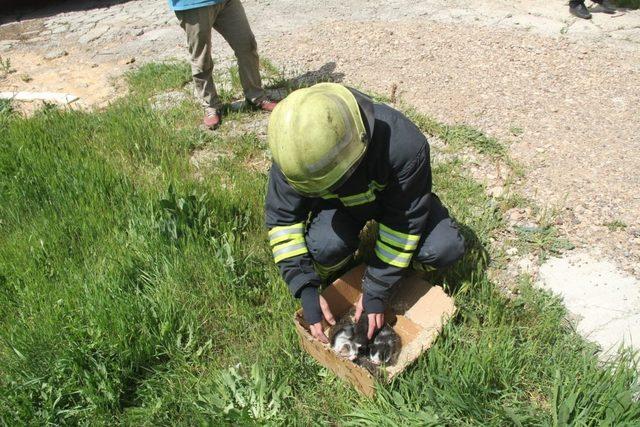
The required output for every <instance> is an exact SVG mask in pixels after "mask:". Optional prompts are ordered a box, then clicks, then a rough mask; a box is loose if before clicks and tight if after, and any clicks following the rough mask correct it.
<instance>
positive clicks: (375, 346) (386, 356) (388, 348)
mask: <svg viewBox="0 0 640 427" xmlns="http://www.w3.org/2000/svg"><path fill="white" fill-rule="evenodd" d="M399 353H400V337H399V336H398V334H397V333H396V331H394V330H393V328H391V326H389V325H384V326H383V327H382V329H380V330H379V331H378V333H377V334H376V336H375V337H374V339H373V342H372V343H371V344H369V359H371V362H372V363H374V364H375V365H385V366H390V365H394V364H395V363H396V362H397V361H398V354H399Z"/></svg>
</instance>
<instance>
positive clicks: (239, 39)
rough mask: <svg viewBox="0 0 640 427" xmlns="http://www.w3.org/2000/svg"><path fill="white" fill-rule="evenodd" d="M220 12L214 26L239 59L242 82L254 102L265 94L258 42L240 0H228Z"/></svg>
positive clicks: (246, 94)
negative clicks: (261, 77) (261, 76)
mask: <svg viewBox="0 0 640 427" xmlns="http://www.w3.org/2000/svg"><path fill="white" fill-rule="evenodd" d="M222 4H223V5H224V7H223V8H222V10H220V12H219V13H218V16H217V17H216V19H215V22H214V24H213V28H214V29H215V30H216V31H217V32H219V33H220V34H221V35H222V37H224V39H225V40H226V41H227V43H229V46H231V48H232V49H233V52H234V53H235V55H236V58H237V59H238V70H239V74H240V83H241V84H242V89H243V91H244V95H245V97H246V98H247V99H249V100H250V101H252V102H255V101H258V100H260V98H262V97H263V96H264V89H262V83H261V81H260V71H259V66H260V62H259V58H258V44H257V43H256V38H255V36H254V35H253V32H251V27H250V26H249V21H248V20H247V15H246V13H245V12H244V8H243V7H242V4H241V3H240V0H228V1H226V2H225V3H222Z"/></svg>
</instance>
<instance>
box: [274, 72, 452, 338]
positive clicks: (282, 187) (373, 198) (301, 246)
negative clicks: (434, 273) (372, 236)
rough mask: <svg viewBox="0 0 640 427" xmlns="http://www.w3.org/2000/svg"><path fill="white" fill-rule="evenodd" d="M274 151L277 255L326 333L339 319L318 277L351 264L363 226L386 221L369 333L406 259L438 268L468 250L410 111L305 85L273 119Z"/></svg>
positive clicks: (331, 87)
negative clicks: (434, 184) (438, 190)
mask: <svg viewBox="0 0 640 427" xmlns="http://www.w3.org/2000/svg"><path fill="white" fill-rule="evenodd" d="M268 142H269V147H270V149H271V152H272V155H273V165H272V167H271V171H270V174H269V184H268V189H267V196H266V224H267V227H268V229H269V234H268V235H269V243H270V245H271V249H272V251H273V256H274V259H275V262H276V264H277V265H278V267H279V269H280V273H281V275H282V277H283V279H284V281H285V282H286V283H287V285H288V286H289V290H290V291H291V293H292V294H293V296H294V297H296V298H299V299H300V300H301V303H302V308H303V310H304V317H305V320H306V322H307V323H308V324H309V325H310V329H311V333H312V334H313V336H314V337H315V338H317V339H319V340H320V341H322V342H327V337H326V336H325V334H324V333H323V331H322V324H321V320H322V318H323V317H324V318H325V320H326V321H327V322H328V323H329V324H334V323H335V321H334V319H333V316H332V314H331V311H330V310H329V307H328V305H327V303H326V301H325V300H324V298H322V296H320V295H319V292H318V287H319V286H320V285H321V284H323V283H324V282H326V281H328V280H329V279H330V278H333V277H337V275H338V274H340V273H342V272H344V271H345V269H346V268H348V267H350V266H352V265H351V264H352V261H353V258H354V254H355V252H356V250H357V248H358V244H359V234H360V231H361V230H362V228H363V227H364V225H365V223H366V222H367V221H368V220H371V219H374V220H375V221H376V222H377V224H378V234H377V240H376V243H375V249H374V253H375V255H373V256H372V257H371V260H369V261H368V265H367V267H366V271H365V274H364V278H363V296H362V297H361V299H360V301H359V302H358V304H357V306H356V317H357V318H359V317H360V315H361V314H362V313H363V312H364V313H366V315H367V316H368V317H369V338H371V336H372V335H373V333H374V332H375V330H376V329H379V328H381V327H382V326H383V324H384V314H383V313H384V310H385V306H386V304H387V301H388V300H389V297H390V294H391V291H392V289H393V287H394V285H395V284H396V283H397V282H398V281H399V280H400V279H401V278H402V277H403V276H404V274H405V272H406V269H407V268H408V267H413V268H417V269H422V270H424V269H437V268H442V267H446V266H449V265H451V264H453V263H454V262H455V261H457V260H458V259H460V258H461V257H462V256H463V254H464V239H463V237H462V236H461V235H460V232H459V230H458V227H457V225H456V224H455V223H454V221H453V220H452V219H451V218H450V217H449V213H448V211H447V209H446V208H445V207H444V206H443V205H442V203H440V200H439V199H438V197H437V196H436V195H435V194H433V193H432V192H431V167H430V162H429V144H428V142H427V140H426V138H425V137H424V135H423V134H422V133H421V132H420V130H419V129H418V128H417V127H416V126H415V125H414V124H413V123H412V122H411V121H410V120H409V119H407V118H406V117H405V116H404V115H403V114H402V113H400V112H399V111H397V110H394V109H393V108H391V107H389V106H387V105H384V104H379V103H375V102H373V101H372V100H371V99H370V98H369V97H367V96H365V95H363V94H362V93H360V92H358V91H356V90H354V89H350V88H347V87H344V86H342V85H339V84H335V83H320V84H317V85H315V86H312V87H310V88H306V89H299V90H296V91H295V92H293V93H291V94H290V95H289V96H287V97H286V98H285V99H284V100H283V101H282V102H281V103H279V104H278V106H277V107H276V109H275V110H274V111H273V113H272V115H271V118H270V120H269V127H268Z"/></svg>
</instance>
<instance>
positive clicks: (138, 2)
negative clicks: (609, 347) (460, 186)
mask: <svg viewBox="0 0 640 427" xmlns="http://www.w3.org/2000/svg"><path fill="white" fill-rule="evenodd" d="M243 3H244V5H245V8H246V10H247V14H248V15H249V18H250V20H251V22H252V27H253V30H254V32H255V33H256V36H257V38H258V42H259V49H260V53H261V55H263V56H265V57H268V58H269V59H271V60H272V61H273V62H274V63H275V64H276V65H279V66H281V67H284V68H285V69H286V70H287V71H288V72H292V73H295V72H305V71H308V70H321V71H323V72H326V73H332V74H333V77H334V78H339V79H341V80H343V81H344V82H346V83H348V84H354V85H358V86H363V87H367V88H371V89H373V90H376V91H378V92H380V93H389V91H390V90H391V87H393V86H396V87H397V88H398V96H399V97H400V98H401V99H402V100H404V101H406V102H408V103H410V104H412V105H415V106H416V107H417V108H418V109H419V110H420V111H421V112H424V113H426V114H428V115H430V116H433V117H436V118H437V119H439V120H441V121H443V122H445V123H466V124H469V125H472V126H475V127H477V128H480V129H481V130H483V131H484V132H486V133H487V134H489V135H491V136H495V137H497V138H499V139H500V140H501V141H503V142H506V143H508V144H509V149H510V153H511V155H512V156H513V157H514V158H515V159H517V160H518V161H519V162H521V163H522V164H523V165H524V171H525V176H524V178H523V179H522V180H521V181H520V182H518V183H517V185H516V187H515V190H516V191H518V192H520V193H521V194H523V195H525V196H527V197H530V198H532V199H534V200H535V201H536V203H537V204H538V205H539V206H543V207H548V208H549V209H554V210H557V212H558V219H557V224H558V226H559V228H560V229H561V230H562V231H563V232H564V234H565V235H566V236H567V237H568V238H569V239H571V240H572V241H573V243H575V244H576V246H577V250H576V251H575V252H576V253H578V254H580V256H579V259H580V263H582V264H580V263H578V264H580V265H583V264H584V259H587V260H589V259H590V260H592V263H591V264H590V265H591V266H593V265H595V264H596V263H597V262H599V261H606V262H611V263H613V264H607V266H608V267H607V268H609V269H610V266H611V265H614V266H615V268H616V269H617V270H618V271H619V272H620V274H621V277H627V278H629V277H630V278H631V280H634V279H633V278H635V280H636V281H635V284H636V285H637V286H638V287H640V284H639V283H638V282H637V279H640V220H639V216H640V215H639V214H640V193H639V189H640V172H639V171H640V155H639V154H640V11H630V10H620V11H618V13H616V14H615V15H606V14H604V13H599V11H598V7H597V6H593V5H592V6H593V7H592V11H593V12H594V17H593V20H591V21H583V20H577V19H576V18H573V17H571V16H570V15H569V14H568V10H567V9H568V8H567V5H566V3H565V2H562V1H545V2H540V1H525V0H478V1H471V0H425V1H420V2H415V1H409V0H390V1H386V2H379V1H371V0H354V1H350V2H344V1H337V0H327V1H323V2H318V1H311V0H295V1H294V0H278V1H264V0H247V1H244V2H243ZM105 5H106V6H105ZM0 24H1V25H0V56H1V57H2V58H4V59H6V58H9V59H10V61H11V67H12V68H14V69H15V70H16V72H14V73H11V74H8V75H6V76H5V77H4V78H3V79H0V89H1V90H36V91H59V92H68V93H72V94H75V95H78V96H79V97H80V105H82V104H84V105H85V106H100V105H103V104H104V103H106V102H109V101H110V100H111V99H113V97H115V96H117V89H116V88H115V87H114V86H113V84H112V83H113V80H114V78H116V77H117V76H119V75H121V74H122V72H123V71H125V70H127V69H129V68H130V67H134V66H136V65H137V64H139V63H142V62H145V61H149V60H159V59H165V58H185V57H186V49H185V46H184V35H183V33H182V30H181V29H180V28H179V27H178V25H177V21H176V19H175V17H174V16H173V14H172V13H171V12H170V10H169V8H168V6H167V4H166V3H165V1H163V0H154V1H152V0H134V1H129V2H124V3H113V4H110V3H109V2H93V3H92V2H77V1H76V2H60V3H59V4H57V5H55V6H51V7H50V9H40V10H36V11H32V12H28V13H24V12H19V13H18V12H14V13H8V14H5V15H4V16H3V17H2V18H0ZM215 40H216V44H217V45H219V46H220V48H219V49H218V50H217V52H216V56H217V58H218V60H219V61H225V60H227V59H228V58H229V57H230V56H231V52H230V50H229V49H228V47H227V46H226V43H225V42H224V41H223V40H222V39H221V38H220V37H217V36H216V39H215ZM1 76H2V73H1V72H0V77H1ZM487 183H488V185H490V186H498V187H500V186H501V185H502V183H501V182H499V180H498V182H496V180H491V179H488V180H487ZM571 256H573V255H571ZM571 256H570V257H571ZM576 256H577V255H576ZM585 257H586V258H585ZM587 264H589V263H587ZM558 265H561V264H558ZM545 271H546V270H545ZM607 271H609V270H607ZM574 276H575V275H574ZM554 277H562V279H561V280H567V277H566V275H564V276H563V275H554V274H545V275H543V280H544V281H546V283H547V284H549V283H548V282H550V281H552V280H553V278H554ZM625 280H626V279H625ZM575 286H581V285H580V284H579V283H578V284H575ZM550 287H551V288H554V286H551V285H550ZM556 287H557V286H556ZM560 288H561V286H560ZM634 307H635V306H634ZM630 310H631V311H630V312H629V316H630V318H632V317H633V316H636V317H637V313H638V311H639V310H640V307H635V308H632V309H630ZM635 341H636V343H638V342H640V337H637V338H636V340H635Z"/></svg>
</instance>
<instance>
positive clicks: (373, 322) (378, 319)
mask: <svg viewBox="0 0 640 427" xmlns="http://www.w3.org/2000/svg"><path fill="white" fill-rule="evenodd" d="M362 297H363V295H360V299H358V302H357V304H356V319H355V320H356V323H357V322H358V320H360V316H362V314H363V313H364V311H365V310H364V304H363V302H362ZM366 316H368V320H369V330H368V331H367V338H369V339H371V338H373V334H374V333H375V332H376V331H377V330H378V329H380V328H382V326H384V313H367V314H366Z"/></svg>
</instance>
